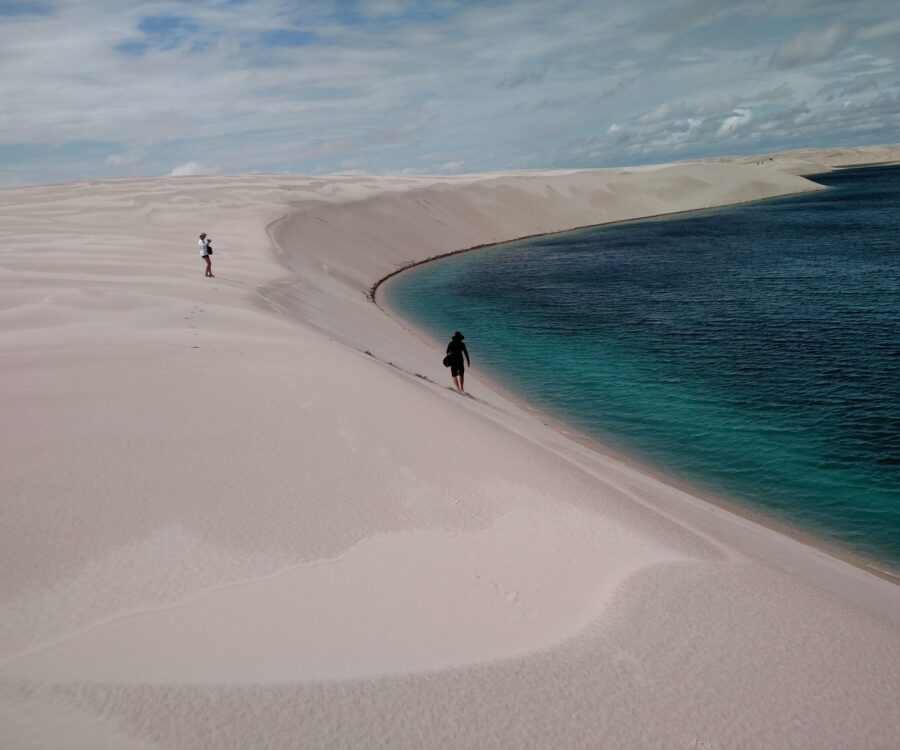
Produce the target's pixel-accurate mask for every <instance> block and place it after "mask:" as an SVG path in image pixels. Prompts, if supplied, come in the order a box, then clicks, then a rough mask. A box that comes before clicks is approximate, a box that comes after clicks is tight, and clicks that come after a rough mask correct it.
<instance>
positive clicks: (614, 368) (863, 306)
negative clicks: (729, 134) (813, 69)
mask: <svg viewBox="0 0 900 750" xmlns="http://www.w3.org/2000/svg"><path fill="white" fill-rule="evenodd" d="M814 179H815V180H816V181H818V182H820V183H822V184H826V185H828V186H830V187H831V189H830V190H828V191H823V192H819V193H814V194H807V195H802V196H794V197H790V198H783V199H776V200H770V201H764V202H761V203H755V204H750V205H745V206H737V207H733V208H726V209H717V210H713V211H704V212H697V213H692V214H685V215H682V216H679V217H674V218H669V219H653V220H645V221H638V222H630V223H626V224H617V225H611V226H606V227H598V228H593V229H589V230H580V231H576V232H570V233H566V234H561V235H552V236H547V237H541V238H537V239H532V240H527V241H522V242H517V243H511V244H507V245H500V246H496V247H493V248H489V249H486V250H480V251H476V252H472V253H466V254H462V255H458V256H454V257H451V258H446V259H443V260H439V261H435V262H433V263H428V264H426V265H423V266H419V267H417V268H414V269H410V270H408V271H406V272H404V273H402V274H400V275H399V276H398V277H396V278H395V279H393V280H392V281H391V282H390V283H389V284H387V285H386V287H385V288H384V290H383V294H385V295H386V300H387V302H388V304H390V305H391V306H392V307H393V308H394V309H396V310H397V311H398V312H399V313H400V314H402V315H404V316H406V317H407V318H408V319H410V320H411V321H413V322H415V323H416V324H417V325H419V326H420V327H421V328H423V329H424V330H426V331H428V332H430V333H431V334H433V335H434V336H435V337H436V338H438V339H439V340H445V339H446V340H449V336H450V334H451V333H452V332H453V330H455V329H459V330H462V331H463V332H464V333H465V335H466V343H467V344H468V347H469V351H470V353H471V355H472V358H473V361H474V362H475V363H477V366H478V367H479V368H480V369H482V370H483V371H484V372H486V373H487V374H488V375H490V376H492V377H494V378H496V379H497V380H498V381H500V382H503V383H504V384H506V385H507V386H508V387H509V388H510V389H512V390H514V391H515V392H516V393H518V394H519V395H520V396H521V397H523V398H524V399H526V400H528V401H530V402H531V403H533V404H535V405H537V406H539V407H541V408H542V409H544V410H545V411H547V412H549V413H551V414H553V415H555V416H557V417H559V418H561V419H563V420H565V421H567V422H568V423H570V424H572V425H574V426H575V427H577V428H579V429H580V430H582V431H584V432H586V433H587V434H589V435H592V436H594V437H596V438H598V439H600V440H602V441H604V442H606V443H608V444H610V445H612V446H614V447H617V448H619V449H621V450H624V451H627V452H629V453H631V454H632V455H635V456H637V457H639V458H641V459H643V460H644V461H647V462H649V463H651V464H652V465H654V466H657V467H659V468H660V469H662V470H663V471H666V472H668V473H669V474H671V475H673V476H675V477H678V478H680V479H683V480H686V481H688V482H690V483H691V484H693V485H695V486H697V487H698V488H700V489H703V490H706V491H710V492H713V493H715V494H717V495H719V496H722V497H727V498H729V499H732V500H734V501H736V502H738V503H741V504H743V505H745V506H748V507H750V508H753V509H755V510H758V511H762V512H764V513H767V514H768V515H770V516H773V517H776V518H778V519H780V520H784V521H787V522H789V523H792V524H794V525H796V526H799V527H801V528H804V529H806V530H808V531H811V532H813V533H815V534H817V535H819V536H821V537H824V538H825V539H827V540H830V541H832V542H836V543H838V544H841V545H843V546H845V547H847V548H850V549H852V550H854V551H856V552H857V553H861V554H863V555H865V556H868V557H870V558H874V559H875V560H877V561H879V562H881V563H883V564H888V565H890V566H893V567H895V568H900V385H898V383H900V380H898V365H900V168H898V167H872V168H867V169H852V170H844V171H841V172H835V173H831V174H828V175H820V176H818V177H816V178H814ZM448 382H449V376H448Z"/></svg>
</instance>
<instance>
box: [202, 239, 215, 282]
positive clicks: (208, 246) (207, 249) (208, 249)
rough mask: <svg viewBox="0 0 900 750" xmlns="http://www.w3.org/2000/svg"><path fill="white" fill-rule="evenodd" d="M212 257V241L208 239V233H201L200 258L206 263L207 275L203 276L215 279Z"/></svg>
mask: <svg viewBox="0 0 900 750" xmlns="http://www.w3.org/2000/svg"><path fill="white" fill-rule="evenodd" d="M210 255H212V240H210V239H207V238H206V232H200V257H201V258H203V260H205V261H206V273H205V274H203V275H204V276H207V277H209V278H213V272H212V260H211V259H210V257H209V256H210Z"/></svg>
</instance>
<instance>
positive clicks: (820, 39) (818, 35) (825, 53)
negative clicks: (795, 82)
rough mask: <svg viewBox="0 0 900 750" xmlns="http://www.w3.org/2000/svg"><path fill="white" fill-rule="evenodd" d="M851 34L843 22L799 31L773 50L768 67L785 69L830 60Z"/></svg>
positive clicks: (846, 42)
mask: <svg viewBox="0 0 900 750" xmlns="http://www.w3.org/2000/svg"><path fill="white" fill-rule="evenodd" d="M851 36H852V34H851V32H850V28H849V27H848V26H847V24H845V23H834V24H831V25H830V26H823V27H820V28H817V29H807V30H806V31H801V32H800V33H799V34H797V36H795V37H794V38H793V39H789V40H788V41H786V42H784V43H783V44H782V45H781V46H779V47H778V49H776V50H775V53H774V54H773V55H772V58H771V59H770V60H769V67H770V68H776V69H778V70H787V69H789V68H799V67H801V66H803V65H810V64H812V63H818V62H823V61H825V60H830V59H831V58H832V57H834V56H835V55H836V54H837V53H838V52H840V51H841V50H842V49H843V48H844V47H846V46H847V44H848V43H849V42H850V38H851Z"/></svg>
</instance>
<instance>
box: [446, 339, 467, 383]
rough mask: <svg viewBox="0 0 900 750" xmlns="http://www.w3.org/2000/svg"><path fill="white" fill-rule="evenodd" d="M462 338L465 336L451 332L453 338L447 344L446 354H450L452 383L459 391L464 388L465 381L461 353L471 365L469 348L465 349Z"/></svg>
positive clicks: (464, 369)
mask: <svg viewBox="0 0 900 750" xmlns="http://www.w3.org/2000/svg"><path fill="white" fill-rule="evenodd" d="M464 338H465V336H463V335H462V334H461V333H460V332H459V331H456V333H454V334H453V338H451V339H450V343H449V344H447V354H448V355H449V356H450V375H451V376H452V377H453V385H455V386H456V389H457V390H458V391H460V392H463V391H464V390H465V388H464V387H463V385H464V383H465V376H466V366H465V365H464V364H463V354H465V355H466V362H467V363H468V364H469V366H471V365H472V362H471V361H470V360H469V350H468V349H466V345H465V344H464V343H463V339H464Z"/></svg>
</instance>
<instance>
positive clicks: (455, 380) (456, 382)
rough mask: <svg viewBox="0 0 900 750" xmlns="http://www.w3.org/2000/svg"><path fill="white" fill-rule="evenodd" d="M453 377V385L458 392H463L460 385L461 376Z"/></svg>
mask: <svg viewBox="0 0 900 750" xmlns="http://www.w3.org/2000/svg"><path fill="white" fill-rule="evenodd" d="M451 377H452V378H453V385H455V386H456V390H458V391H461V390H462V388H461V387H460V385H459V376H458V375H452V376H451Z"/></svg>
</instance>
